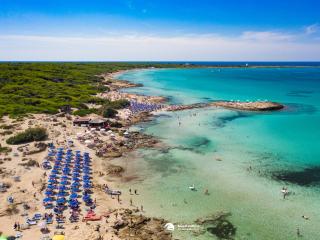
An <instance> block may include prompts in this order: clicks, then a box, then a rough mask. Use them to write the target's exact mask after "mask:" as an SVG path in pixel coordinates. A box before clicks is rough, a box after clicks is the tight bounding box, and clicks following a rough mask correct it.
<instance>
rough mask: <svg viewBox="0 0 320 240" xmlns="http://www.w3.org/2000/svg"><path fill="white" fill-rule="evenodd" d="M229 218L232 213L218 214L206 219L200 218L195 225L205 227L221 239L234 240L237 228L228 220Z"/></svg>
mask: <svg viewBox="0 0 320 240" xmlns="http://www.w3.org/2000/svg"><path fill="white" fill-rule="evenodd" d="M229 216H231V213H228V212H218V213H216V214H214V215H211V216H208V217H205V218H199V219H197V220H196V221H195V223H197V224H199V225H201V226H203V227H204V229H205V230H206V231H207V232H209V233H211V234H213V235H215V236H217V237H218V238H219V239H226V240H233V239H234V236H235V234H236V230H237V228H236V227H235V226H234V225H233V224H232V223H231V222H230V221H229V220H228V217H229Z"/></svg>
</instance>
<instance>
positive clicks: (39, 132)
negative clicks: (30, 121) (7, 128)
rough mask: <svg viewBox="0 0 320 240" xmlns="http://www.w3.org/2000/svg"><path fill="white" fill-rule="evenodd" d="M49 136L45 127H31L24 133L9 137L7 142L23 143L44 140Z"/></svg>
mask: <svg viewBox="0 0 320 240" xmlns="http://www.w3.org/2000/svg"><path fill="white" fill-rule="evenodd" d="M47 137H48V135H47V131H46V129H44V128H29V129H27V130H25V131H24V132H22V133H18V134H16V135H15V136H12V137H10V138H8V139H7V141H6V142H7V144H21V143H29V142H33V141H42V140H45V139H46V138H47Z"/></svg>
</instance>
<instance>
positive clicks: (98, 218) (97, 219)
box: [82, 216, 102, 222]
mask: <svg viewBox="0 0 320 240" xmlns="http://www.w3.org/2000/svg"><path fill="white" fill-rule="evenodd" d="M101 219H102V217H101V216H91V217H84V218H83V219H82V222H88V221H100V220H101Z"/></svg>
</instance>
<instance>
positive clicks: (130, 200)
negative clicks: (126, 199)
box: [130, 198, 132, 206]
mask: <svg viewBox="0 0 320 240" xmlns="http://www.w3.org/2000/svg"><path fill="white" fill-rule="evenodd" d="M130 206H132V198H130Z"/></svg>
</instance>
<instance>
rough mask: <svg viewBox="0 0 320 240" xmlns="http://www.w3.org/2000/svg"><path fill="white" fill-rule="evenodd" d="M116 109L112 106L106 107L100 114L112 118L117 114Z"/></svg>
mask: <svg viewBox="0 0 320 240" xmlns="http://www.w3.org/2000/svg"><path fill="white" fill-rule="evenodd" d="M117 113H118V111H117V110H114V109H112V108H107V109H105V110H104V111H103V113H102V116H103V117H105V118H114V117H115V116H116V115H117Z"/></svg>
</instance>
